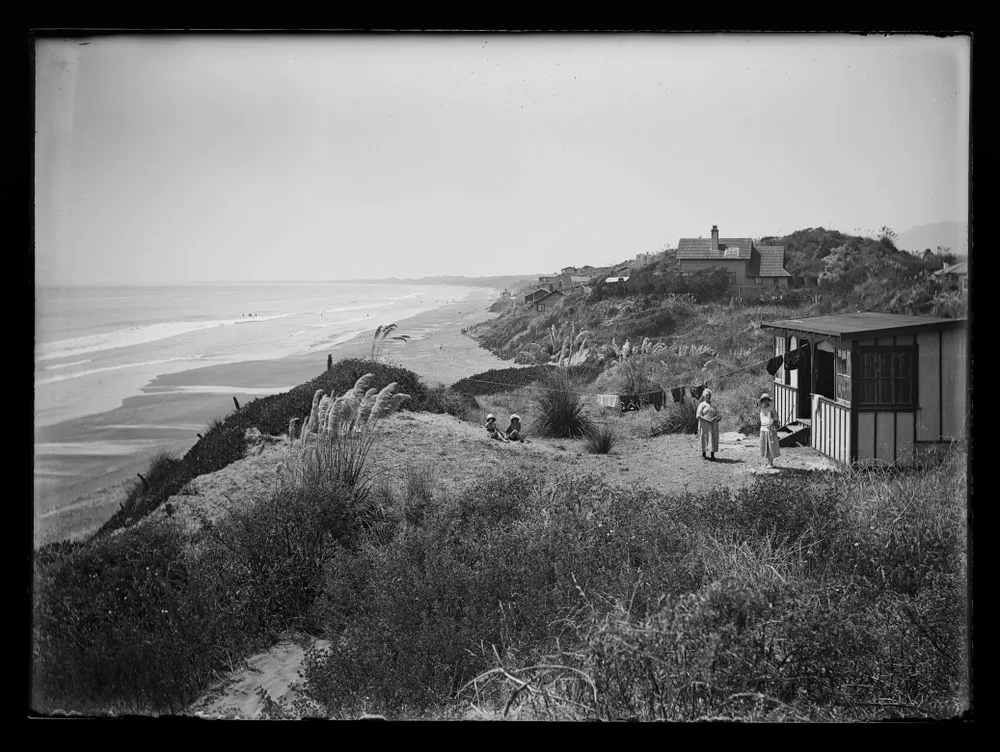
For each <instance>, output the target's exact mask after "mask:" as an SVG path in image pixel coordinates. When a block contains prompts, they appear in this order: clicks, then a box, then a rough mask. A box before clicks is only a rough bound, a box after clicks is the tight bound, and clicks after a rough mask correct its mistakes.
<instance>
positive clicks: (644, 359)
mask: <svg viewBox="0 0 1000 752" xmlns="http://www.w3.org/2000/svg"><path fill="white" fill-rule="evenodd" d="M656 365H657V364H656V363H655V361H654V360H652V359H651V358H650V357H648V356H645V355H636V356H633V357H631V358H624V359H622V360H621V362H619V363H618V365H617V366H616V367H615V368H614V369H612V371H611V377H612V378H611V380H612V384H613V390H614V391H615V392H616V393H617V394H643V393H645V392H651V391H653V390H655V389H659V388H660V385H659V384H658V383H657V382H656V381H655V380H654V378H655V376H654V374H655V371H656Z"/></svg>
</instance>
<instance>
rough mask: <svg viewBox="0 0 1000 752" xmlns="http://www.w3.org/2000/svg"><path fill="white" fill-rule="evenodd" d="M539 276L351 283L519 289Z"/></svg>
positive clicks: (421, 278)
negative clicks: (400, 283)
mask: <svg viewBox="0 0 1000 752" xmlns="http://www.w3.org/2000/svg"><path fill="white" fill-rule="evenodd" d="M537 279H538V275H537V274H504V275H496V276H492V277H460V276H456V275H447V276H437V277H382V278H379V279H352V280H349V281H351V282H390V283H399V282H402V283H408V284H412V283H417V284H422V285H458V286H463V285H464V286H468V287H517V286H519V285H523V284H526V283H528V282H531V281H533V280H537Z"/></svg>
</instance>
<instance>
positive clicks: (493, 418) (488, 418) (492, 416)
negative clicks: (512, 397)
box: [486, 413, 497, 420]
mask: <svg viewBox="0 0 1000 752" xmlns="http://www.w3.org/2000/svg"><path fill="white" fill-rule="evenodd" d="M496 419H497V416H495V415H494V414H493V413H490V414H489V415H487V416H486V420H496Z"/></svg>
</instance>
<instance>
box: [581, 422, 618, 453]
mask: <svg viewBox="0 0 1000 752" xmlns="http://www.w3.org/2000/svg"><path fill="white" fill-rule="evenodd" d="M584 438H585V439H586V442H585V444H586V447H587V451H588V452H590V453H591V454H608V453H609V452H610V451H611V449H612V447H614V445H615V432H614V430H613V429H612V428H611V426H609V425H607V424H596V423H595V424H594V425H593V426H591V428H590V430H589V431H587V433H586V435H585V437H584Z"/></svg>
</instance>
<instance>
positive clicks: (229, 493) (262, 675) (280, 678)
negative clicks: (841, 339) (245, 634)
mask: <svg viewBox="0 0 1000 752" xmlns="http://www.w3.org/2000/svg"><path fill="white" fill-rule="evenodd" d="M382 430H383V436H382V440H381V441H380V442H378V443H376V444H375V445H374V446H373V448H372V452H371V454H370V455H369V462H370V463H371V464H372V466H373V467H378V468H379V471H380V474H382V473H384V474H385V475H386V476H388V477H389V478H390V479H391V482H393V483H394V484H395V483H398V482H399V481H400V479H401V478H402V477H403V474H404V472H405V470H406V467H407V465H411V464H412V465H418V466H419V465H424V466H430V467H431V468H433V478H434V483H435V486H436V487H437V488H438V489H441V490H445V489H448V490H455V489H457V488H459V487H461V486H463V485H465V484H471V483H474V482H475V481H476V480H477V479H479V478H481V477H482V476H483V474H484V472H485V471H488V470H489V469H491V468H495V469H499V468H501V467H509V461H510V460H511V459H512V458H516V460H517V464H518V466H519V467H521V468H524V469H526V470H528V471H529V472H535V473H538V474H540V475H549V476H555V475H557V474H561V473H569V474H574V475H576V474H582V473H588V472H596V473H599V474H601V475H603V476H604V477H606V478H607V479H608V480H609V481H610V482H611V483H614V484H621V485H635V484H637V483H638V484H643V485H648V486H651V487H653V488H656V489H658V490H660V491H663V492H664V493H682V492H684V491H691V492H694V493H696V492H699V491H704V490H707V489H710V488H713V487H717V486H720V485H721V486H724V487H727V488H736V487H739V486H742V485H745V484H747V483H748V482H750V481H752V480H753V478H754V477H755V476H756V475H758V474H760V473H761V472H762V471H763V460H762V459H761V458H760V456H759V448H758V442H757V440H756V437H750V438H749V439H747V438H744V437H743V436H742V435H741V434H738V433H725V434H722V435H721V436H720V443H719V452H718V454H717V457H718V461H716V462H707V461H705V460H703V459H702V458H701V452H700V448H699V445H698V443H697V437H695V436H690V435H671V434H668V435H663V436H657V437H654V438H652V439H641V438H624V439H621V440H620V441H619V443H618V444H616V445H615V447H614V449H613V450H612V453H611V454H609V455H591V454H588V453H586V451H585V450H584V448H583V444H582V442H581V441H579V440H556V439H531V440H530V443H527V444H513V443H512V444H502V443H500V442H497V441H494V440H491V439H488V438H486V435H485V431H484V430H483V428H482V427H481V426H478V425H474V424H471V423H468V422H464V421H462V420H459V419H458V418H454V417H452V416H450V415H436V414H430V413H405V412H404V413H398V414H396V415H393V416H392V417H391V418H389V419H388V420H386V421H385V422H384V423H383V427H382ZM287 451H288V445H287V443H286V442H283V441H281V442H276V443H265V444H263V445H260V446H257V447H252V448H250V450H249V451H248V456H247V457H246V458H245V459H243V460H240V461H239V462H235V463H233V464H232V465H230V466H228V467H226V468H223V469H222V470H220V471H218V472H216V473H212V474H210V475H203V476H200V477H198V478H196V479H195V480H194V481H193V482H192V484H191V485H192V487H191V489H190V490H191V492H192V493H191V494H189V495H179V496H173V497H171V498H170V500H169V501H170V505H171V509H172V514H173V515H174V516H175V519H182V520H184V521H185V522H186V523H187V524H188V525H190V526H195V525H197V524H198V523H197V519H196V517H195V515H194V511H195V510H201V511H203V512H204V513H206V514H207V515H208V516H209V517H212V518H218V517H219V516H221V515H224V514H225V513H226V511H227V510H228V509H231V508H232V507H233V505H234V504H241V503H245V501H246V500H247V499H249V498H252V496H253V494H255V493H266V492H267V491H268V490H269V489H270V488H273V483H274V474H275V468H276V467H277V464H278V463H279V462H280V461H281V460H282V459H283V457H284V455H285V453H286V452H287ZM778 465H779V466H780V469H779V470H776V471H774V472H775V473H776V474H779V475H780V474H781V473H790V472H803V471H813V470H833V469H836V465H835V464H834V463H833V462H832V461H831V460H829V459H828V458H826V457H824V456H823V455H821V454H819V453H818V452H816V451H815V450H813V449H810V448H808V447H791V448H788V449H783V450H782V454H781V457H780V458H779V460H778ZM764 472H766V471H764ZM163 514H165V510H164V508H162V507H161V509H159V510H158V511H157V513H156V515H163ZM308 644H310V639H309V638H306V637H302V636H299V637H297V638H288V639H285V640H282V641H280V642H279V643H278V644H277V645H275V646H274V647H273V648H271V649H270V650H268V651H265V652H262V653H259V654H258V655H255V656H253V657H252V658H250V659H249V660H248V662H247V665H246V667H245V668H243V669H242V670H239V671H237V672H235V673H233V674H232V675H230V676H229V677H228V678H227V679H225V680H224V681H222V682H220V683H219V684H218V685H217V686H215V687H213V688H212V689H211V690H210V691H209V692H207V693H206V694H205V695H204V696H202V697H201V698H200V699H199V700H198V701H197V702H196V703H194V705H192V706H191V708H190V710H189V712H190V713H192V714H195V715H199V716H201V717H206V718H243V719H253V718H259V717H260V716H261V710H262V707H261V701H260V698H259V697H258V694H257V690H258V688H263V689H264V691H266V692H267V693H268V694H269V695H270V696H271V697H272V699H274V700H283V701H284V702H285V703H286V704H287V703H290V702H291V701H292V700H293V699H294V697H295V696H296V695H295V687H294V684H295V682H297V681H301V675H300V672H301V669H302V660H303V657H304V653H305V647H306V646H307V645H308ZM321 644H323V643H321Z"/></svg>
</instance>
